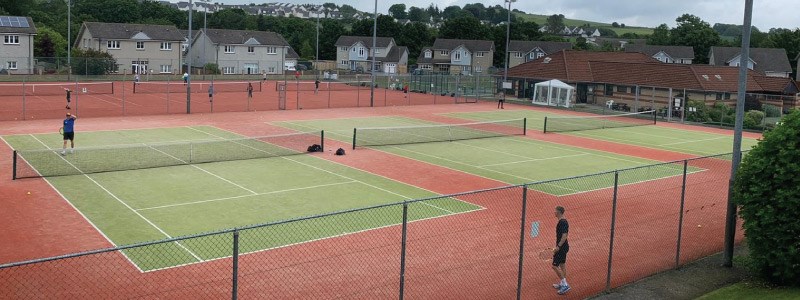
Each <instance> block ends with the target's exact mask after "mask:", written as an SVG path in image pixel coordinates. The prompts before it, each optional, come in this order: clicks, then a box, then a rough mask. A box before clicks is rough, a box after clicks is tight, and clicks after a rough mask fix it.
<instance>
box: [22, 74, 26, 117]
mask: <svg viewBox="0 0 800 300" xmlns="http://www.w3.org/2000/svg"><path fill="white" fill-rule="evenodd" d="M25 81H26V80H23V81H22V119H23V120H25V100H26V99H25V94H26V91H25Z"/></svg>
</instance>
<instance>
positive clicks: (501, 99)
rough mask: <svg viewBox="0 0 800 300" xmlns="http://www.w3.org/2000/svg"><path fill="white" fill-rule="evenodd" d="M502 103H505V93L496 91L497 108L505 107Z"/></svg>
mask: <svg viewBox="0 0 800 300" xmlns="http://www.w3.org/2000/svg"><path fill="white" fill-rule="evenodd" d="M504 103H506V95H505V94H504V93H503V92H499V93H497V109H505V107H503V104H504Z"/></svg>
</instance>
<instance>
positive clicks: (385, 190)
mask: <svg viewBox="0 0 800 300" xmlns="http://www.w3.org/2000/svg"><path fill="white" fill-rule="evenodd" d="M192 129H194V130H197V131H199V132H203V133H205V134H208V135H211V136H217V137H221V136H219V135H215V134H213V133H210V132H205V131H202V130H199V129H196V128H192ZM232 133H233V132H232ZM233 134H236V133H233ZM239 144H241V143H239ZM241 145H242V146H245V147H249V148H251V149H253V150H256V151H261V152H264V153H268V154H271V153H269V152H268V151H265V150H263V149H258V148H254V147H251V146H249V145H245V144H241ZM278 146H279V145H278ZM280 158H282V159H285V160H288V161H291V162H295V163H298V164H301V165H304V166H306V167H309V168H312V169H315V170H319V171H322V172H325V173H328V174H331V175H334V176H338V177H341V178H344V179H347V180H352V181H356V182H359V183H361V184H363V185H366V186H369V187H371V188H374V189H377V190H379V191H383V192H386V193H389V194H392V195H395V196H399V197H401V198H403V199H406V200H412V199H413V198H411V197H408V196H405V195H401V194H398V193H395V192H392V191H390V190H387V189H384V188H381V187H377V186H375V185H372V184H369V183H366V182H363V181H361V180H358V179H353V178H350V177H347V176H345V175H342V174H339V173H336V172H332V171H329V170H326V169H322V168H319V167H317V166H312V165H309V164H306V163H303V162H300V161H297V160H294V159H291V158H289V157H286V156H281V157H280ZM423 203H424V202H423ZM426 204H427V205H430V206H433V207H435V208H438V209H440V210H442V211H445V212H447V213H450V214H452V213H453V212H452V211H450V210H447V209H444V208H441V207H438V206H435V205H432V204H428V203H426Z"/></svg>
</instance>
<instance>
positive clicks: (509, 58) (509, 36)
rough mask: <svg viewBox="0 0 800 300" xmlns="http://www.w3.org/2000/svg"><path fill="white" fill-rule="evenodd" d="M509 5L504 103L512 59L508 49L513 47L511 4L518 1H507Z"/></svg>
mask: <svg viewBox="0 0 800 300" xmlns="http://www.w3.org/2000/svg"><path fill="white" fill-rule="evenodd" d="M505 2H507V3H508V22H507V23H506V65H505V72H504V73H503V102H505V100H506V91H505V89H506V82H507V81H508V64H509V62H510V61H511V57H509V54H510V53H511V52H509V51H508V50H509V49H508V47H509V45H511V3H513V2H517V0H505Z"/></svg>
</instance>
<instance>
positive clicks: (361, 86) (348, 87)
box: [275, 80, 372, 91]
mask: <svg viewBox="0 0 800 300" xmlns="http://www.w3.org/2000/svg"><path fill="white" fill-rule="evenodd" d="M370 84H372V82H371V81H369V80H364V81H324V82H320V83H319V90H320V91H355V90H366V89H369V86H370ZM281 86H284V87H285V89H286V90H287V91H313V90H314V89H315V88H316V87H315V86H314V82H313V81H286V82H278V84H277V85H275V90H280V87H281Z"/></svg>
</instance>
